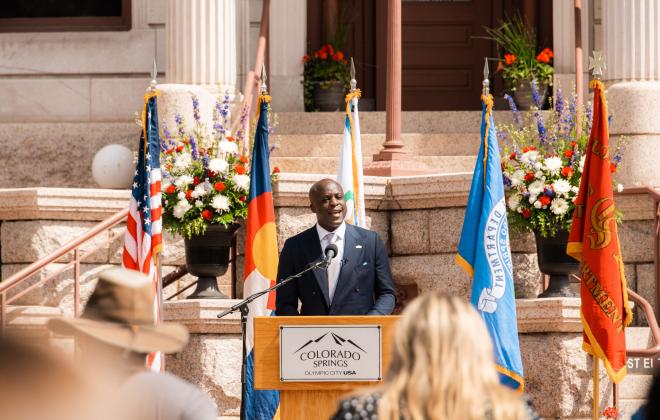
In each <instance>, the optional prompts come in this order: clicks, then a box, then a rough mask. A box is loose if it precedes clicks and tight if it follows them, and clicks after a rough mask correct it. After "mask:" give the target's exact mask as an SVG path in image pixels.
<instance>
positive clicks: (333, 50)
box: [323, 44, 335, 55]
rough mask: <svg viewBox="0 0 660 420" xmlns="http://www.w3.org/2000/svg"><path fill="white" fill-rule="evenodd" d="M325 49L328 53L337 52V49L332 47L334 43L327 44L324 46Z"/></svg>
mask: <svg viewBox="0 0 660 420" xmlns="http://www.w3.org/2000/svg"><path fill="white" fill-rule="evenodd" d="M323 51H325V53H326V54H328V55H332V54H334V53H335V49H334V48H332V45H330V44H325V45H324V46H323Z"/></svg>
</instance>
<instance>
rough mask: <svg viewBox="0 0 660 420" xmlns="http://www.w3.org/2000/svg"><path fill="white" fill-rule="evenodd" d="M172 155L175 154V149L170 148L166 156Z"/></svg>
mask: <svg viewBox="0 0 660 420" xmlns="http://www.w3.org/2000/svg"><path fill="white" fill-rule="evenodd" d="M172 153H174V148H173V147H170V148H169V149H167V150H166V151H165V154H166V155H171V154H172Z"/></svg>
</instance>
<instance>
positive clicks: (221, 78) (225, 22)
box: [166, 0, 242, 94]
mask: <svg viewBox="0 0 660 420" xmlns="http://www.w3.org/2000/svg"><path fill="white" fill-rule="evenodd" d="M241 1H242V0H241ZM166 32H167V69H166V72H167V73H166V75H167V81H168V83H177V84H188V85H203V86H205V87H208V88H210V89H214V88H215V89H216V90H217V91H218V92H225V91H230V93H232V94H233V93H234V92H235V90H236V65H237V60H236V0H169V1H168V11H167V23H166Z"/></svg>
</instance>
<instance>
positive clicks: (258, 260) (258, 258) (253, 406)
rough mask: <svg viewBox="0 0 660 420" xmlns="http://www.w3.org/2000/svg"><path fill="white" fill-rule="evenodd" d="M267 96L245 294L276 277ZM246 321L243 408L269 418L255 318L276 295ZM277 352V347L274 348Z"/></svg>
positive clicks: (253, 178)
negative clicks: (258, 370) (259, 384)
mask: <svg viewBox="0 0 660 420" xmlns="http://www.w3.org/2000/svg"><path fill="white" fill-rule="evenodd" d="M269 102H270V97H269V96H268V95H261V96H259V107H260V111H259V118H258V120H257V129H256V133H255V135H254V148H253V149H252V170H251V173H250V196H249V201H248V218H247V232H246V237H245V270H244V273H245V282H244V284H243V296H244V297H247V296H250V295H251V294H253V293H256V292H260V291H262V290H265V289H267V288H269V287H270V286H272V285H274V284H275V279H276V277H277V262H278V253H277V231H276V229H275V208H274V207H273V192H272V190H271V187H270V165H269V164H268V155H269V152H268V103H269ZM249 307H250V312H249V316H248V322H247V334H246V335H247V340H246V341H247V353H248V362H247V372H246V378H247V386H246V388H247V389H246V393H245V401H244V402H243V410H244V413H245V418H247V419H258V420H270V419H272V418H273V416H274V415H275V413H276V411H277V408H278V406H279V399H280V396H279V392H278V391H262V390H255V389H254V353H253V351H252V350H253V347H254V317H255V316H268V315H270V314H271V312H273V311H274V310H275V294H274V293H273V292H271V293H269V294H268V295H264V296H261V297H260V298H259V299H256V300H255V301H254V302H252V303H250V305H249ZM273 351H276V349H273Z"/></svg>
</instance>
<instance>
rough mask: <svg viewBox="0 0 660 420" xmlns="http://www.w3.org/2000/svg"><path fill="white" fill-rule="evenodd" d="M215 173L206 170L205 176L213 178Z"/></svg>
mask: <svg viewBox="0 0 660 420" xmlns="http://www.w3.org/2000/svg"><path fill="white" fill-rule="evenodd" d="M215 175H216V173H215V172H213V171H206V176H208V177H209V178H213V177H214V176H215Z"/></svg>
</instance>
